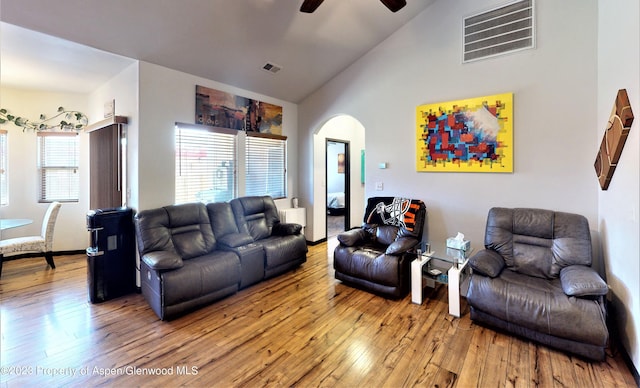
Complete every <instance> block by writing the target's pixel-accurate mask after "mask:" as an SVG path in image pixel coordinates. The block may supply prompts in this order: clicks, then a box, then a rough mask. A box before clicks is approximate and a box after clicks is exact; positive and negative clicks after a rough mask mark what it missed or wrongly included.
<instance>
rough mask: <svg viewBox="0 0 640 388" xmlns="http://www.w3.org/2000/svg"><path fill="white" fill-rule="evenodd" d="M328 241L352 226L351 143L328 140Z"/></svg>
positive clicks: (326, 153)
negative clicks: (350, 216)
mask: <svg viewBox="0 0 640 388" xmlns="http://www.w3.org/2000/svg"><path fill="white" fill-rule="evenodd" d="M325 155H326V169H325V171H326V179H325V181H326V182H327V185H326V193H325V194H326V197H327V201H326V204H327V212H326V217H327V222H326V226H327V234H326V236H327V239H329V238H331V237H335V236H337V235H338V234H339V233H340V232H343V231H345V230H346V229H347V226H348V225H350V220H349V214H350V211H349V209H350V197H351V196H350V185H349V181H350V171H351V168H350V163H349V161H350V158H349V142H347V141H342V140H336V139H326V152H325Z"/></svg>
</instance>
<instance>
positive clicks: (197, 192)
mask: <svg viewBox="0 0 640 388" xmlns="http://www.w3.org/2000/svg"><path fill="white" fill-rule="evenodd" d="M237 133H238V131H235V130H227V129H224V128H213V127H206V126H188V125H184V124H179V125H177V126H176V133H175V141H176V193H175V195H176V196H175V202H176V203H185V202H205V203H208V202H224V201H229V200H231V199H233V198H234V197H235V194H236V186H237V185H236V167H235V165H236V163H235V161H236V134H237Z"/></svg>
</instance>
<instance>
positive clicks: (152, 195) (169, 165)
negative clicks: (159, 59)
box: [132, 62, 299, 210]
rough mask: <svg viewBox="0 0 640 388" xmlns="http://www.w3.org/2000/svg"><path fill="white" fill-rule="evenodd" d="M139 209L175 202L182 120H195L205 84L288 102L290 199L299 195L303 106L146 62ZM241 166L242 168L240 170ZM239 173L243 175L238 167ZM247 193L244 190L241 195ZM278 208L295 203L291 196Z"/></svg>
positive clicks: (142, 73) (141, 100) (142, 85)
mask: <svg viewBox="0 0 640 388" xmlns="http://www.w3.org/2000/svg"><path fill="white" fill-rule="evenodd" d="M139 76H140V96H139V122H138V136H139V139H138V166H137V168H138V171H137V176H138V179H137V185H138V198H137V201H136V200H133V199H132V201H133V202H134V203H136V204H137V210H143V209H149V208H153V207H158V206H164V205H167V204H172V203H174V193H175V179H174V177H175V145H174V129H175V123H176V122H184V123H194V122H195V90H196V85H202V86H206V87H210V88H214V89H218V90H223V91H226V92H230V93H234V94H237V95H240V96H244V97H249V98H253V99H257V100H260V101H264V102H268V103H271V104H276V105H279V106H282V113H283V119H282V135H284V136H287V138H288V139H287V171H288V182H287V186H288V191H289V192H288V197H289V198H290V197H295V196H298V193H297V187H298V185H297V182H296V177H297V176H298V157H299V156H298V149H297V147H296V146H295V145H296V144H297V143H298V122H297V116H298V111H297V106H296V105H295V104H292V103H290V102H286V101H282V100H278V99H274V98H271V97H268V96H264V95H260V94H256V93H254V92H250V91H247V90H242V89H238V88H235V87H231V86H229V85H225V84H221V83H219V82H215V81H212V80H208V79H204V78H200V77H196V76H193V75H190V74H186V73H182V72H179V71H175V70H171V69H168V68H165V67H161V66H157V65H154V64H150V63H146V62H140V69H139ZM239 170H241V169H240V168H239ZM238 174H243V172H242V171H238ZM240 194H241V195H242V192H241V193H240ZM276 205H277V206H278V207H283V208H284V207H291V201H290V200H289V199H288V198H287V199H283V200H279V201H276Z"/></svg>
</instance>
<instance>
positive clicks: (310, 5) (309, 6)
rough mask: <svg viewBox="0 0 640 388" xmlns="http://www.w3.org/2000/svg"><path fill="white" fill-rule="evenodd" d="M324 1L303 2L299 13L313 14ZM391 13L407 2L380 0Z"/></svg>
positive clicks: (308, 0) (309, 0)
mask: <svg viewBox="0 0 640 388" xmlns="http://www.w3.org/2000/svg"><path fill="white" fill-rule="evenodd" d="M323 1H324V0H304V1H303V2H302V6H301V7H300V12H306V13H313V11H315V10H316V9H317V8H318V7H319V6H320V4H322V2H323ZM380 1H381V2H382V4H384V5H385V6H386V7H387V8H389V10H390V11H391V12H398V11H399V10H400V9H402V8H403V7H404V6H405V5H407V2H406V1H405V0H380Z"/></svg>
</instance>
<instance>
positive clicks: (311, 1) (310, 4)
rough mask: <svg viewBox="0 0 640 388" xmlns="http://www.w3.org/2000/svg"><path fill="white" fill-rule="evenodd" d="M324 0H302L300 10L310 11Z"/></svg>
mask: <svg viewBox="0 0 640 388" xmlns="http://www.w3.org/2000/svg"><path fill="white" fill-rule="evenodd" d="M323 1H324V0H304V1H303V2H302V5H301V6H300V12H306V13H312V12H313V11H315V10H316V9H317V8H318V7H319V6H320V4H322V2H323Z"/></svg>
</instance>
